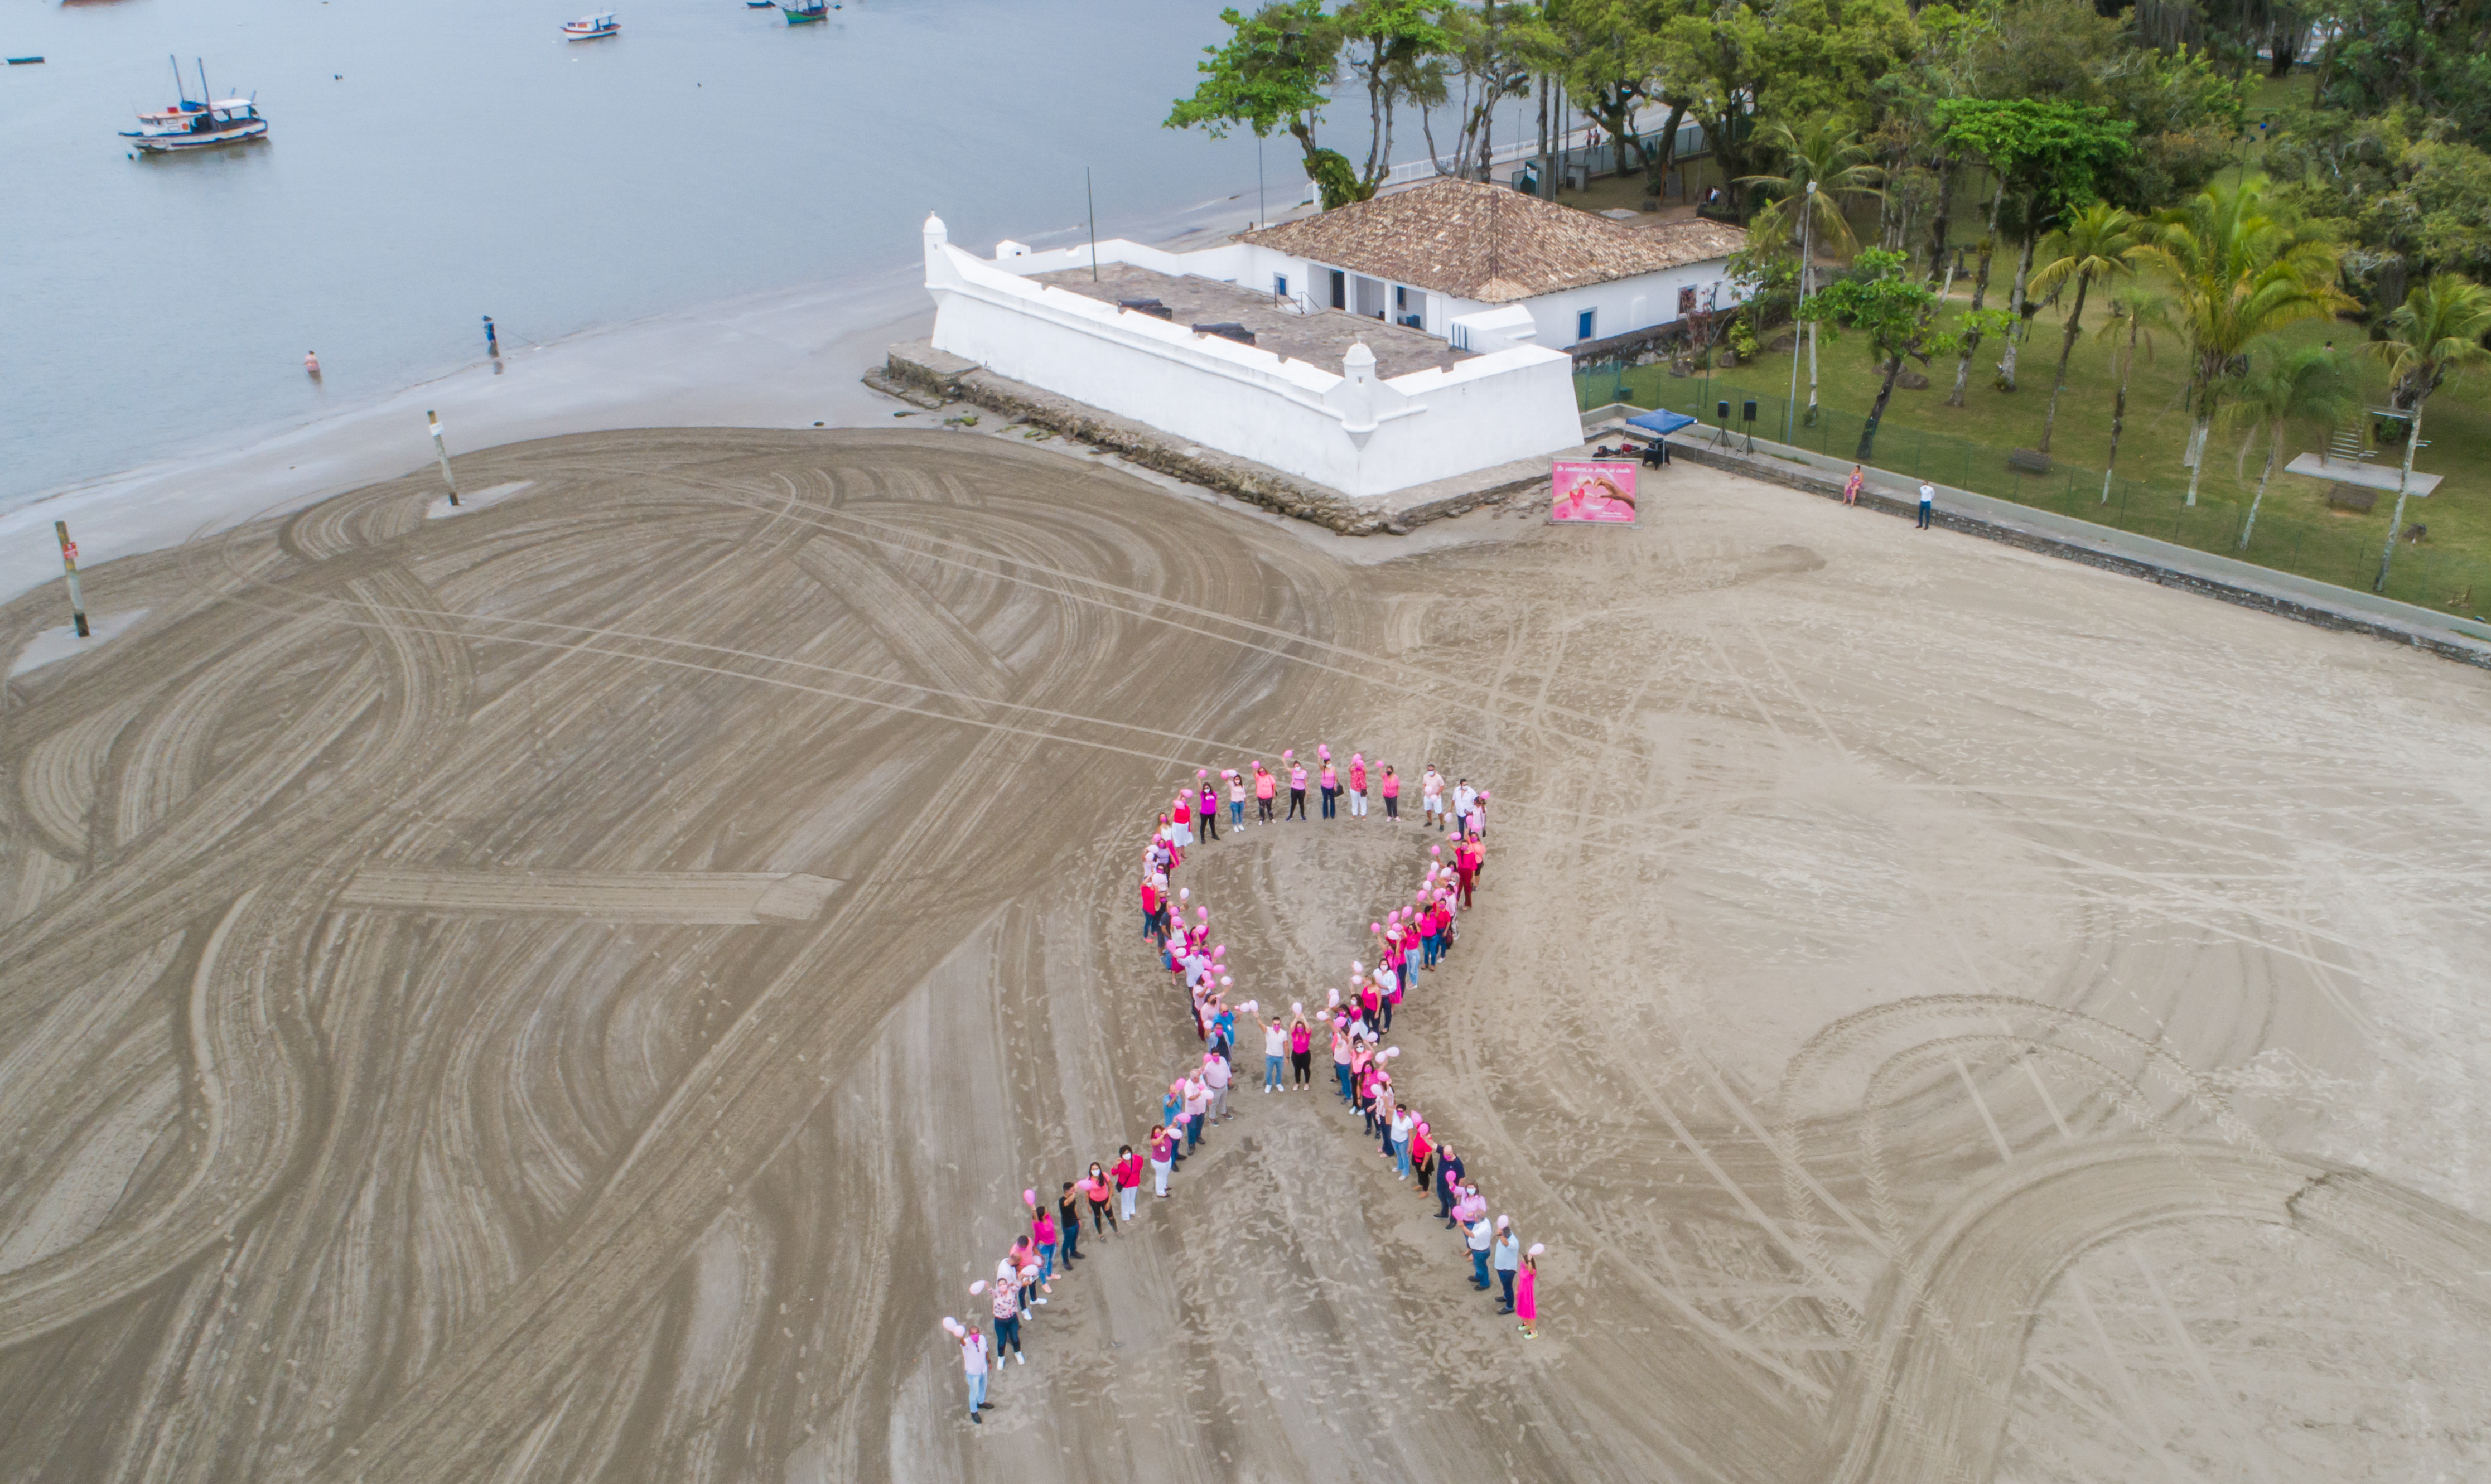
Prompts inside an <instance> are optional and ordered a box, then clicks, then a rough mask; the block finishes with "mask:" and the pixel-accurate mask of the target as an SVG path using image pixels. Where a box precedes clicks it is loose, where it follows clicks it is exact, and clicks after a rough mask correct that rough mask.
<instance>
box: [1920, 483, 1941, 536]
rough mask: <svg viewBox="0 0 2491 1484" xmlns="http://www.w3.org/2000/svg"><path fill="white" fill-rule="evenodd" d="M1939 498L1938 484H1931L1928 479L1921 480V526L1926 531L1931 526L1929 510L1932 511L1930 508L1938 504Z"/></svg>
mask: <svg viewBox="0 0 2491 1484" xmlns="http://www.w3.org/2000/svg"><path fill="white" fill-rule="evenodd" d="M1937 498H1938V489H1937V486H1936V485H1934V484H1931V483H1929V482H1927V481H1926V480H1922V481H1921V483H1920V529H1921V530H1923V531H1925V530H1927V529H1928V528H1929V511H1930V510H1931V509H1933V508H1934V507H1935V505H1936V503H1937Z"/></svg>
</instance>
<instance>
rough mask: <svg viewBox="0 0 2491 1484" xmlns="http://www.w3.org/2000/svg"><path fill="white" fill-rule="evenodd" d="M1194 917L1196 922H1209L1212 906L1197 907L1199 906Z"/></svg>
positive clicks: (1194, 912) (1194, 911)
mask: <svg viewBox="0 0 2491 1484" xmlns="http://www.w3.org/2000/svg"><path fill="white" fill-rule="evenodd" d="M1193 919H1194V920H1195V921H1196V922H1208V921H1210V920H1211V909H1210V908H1208V907H1197V908H1195V909H1194V910H1193Z"/></svg>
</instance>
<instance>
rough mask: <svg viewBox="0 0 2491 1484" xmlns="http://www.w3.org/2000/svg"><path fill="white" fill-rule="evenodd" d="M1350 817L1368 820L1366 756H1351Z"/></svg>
mask: <svg viewBox="0 0 2491 1484" xmlns="http://www.w3.org/2000/svg"><path fill="white" fill-rule="evenodd" d="M1349 817H1350V818H1351V819H1364V818H1366V754H1365V753H1363V752H1353V753H1351V754H1350V755H1349Z"/></svg>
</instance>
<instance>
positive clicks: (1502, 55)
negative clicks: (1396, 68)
mask: <svg viewBox="0 0 2491 1484" xmlns="http://www.w3.org/2000/svg"><path fill="white" fill-rule="evenodd" d="M1446 29H1447V30H1448V31H1450V32H1451V33H1452V36H1453V49H1452V51H1451V54H1450V60H1451V64H1452V70H1453V75H1454V76H1455V77H1456V78H1458V79H1459V81H1460V88H1461V93H1460V98H1459V101H1458V102H1457V104H1456V111H1455V117H1456V118H1458V119H1459V120H1460V123H1461V128H1460V130H1459V131H1458V132H1457V133H1456V134H1455V135H1454V138H1453V146H1452V149H1451V153H1450V155H1448V154H1446V153H1444V152H1440V151H1439V150H1438V149H1437V148H1436V134H1435V127H1434V119H1433V115H1432V111H1430V112H1422V113H1421V114H1420V116H1419V127H1420V131H1421V133H1423V134H1424V135H1425V137H1426V140H1427V154H1428V157H1429V158H1430V159H1432V160H1435V162H1436V173H1437V174H1439V175H1455V176H1460V177H1461V178H1463V179H1464V180H1474V181H1483V180H1486V179H1487V178H1488V170H1489V167H1490V165H1491V163H1492V161H1493V160H1494V158H1495V154H1496V136H1495V124H1496V106H1497V104H1499V103H1501V102H1505V101H1506V100H1507V99H1509V98H1528V97H1530V96H1531V79H1532V76H1533V74H1534V73H1537V72H1539V70H1541V68H1543V67H1545V66H1547V65H1549V63H1550V62H1551V61H1552V60H1553V59H1554V58H1555V56H1556V55H1557V51H1558V48H1557V45H1556V39H1555V36H1554V35H1553V34H1552V33H1551V32H1550V31H1549V29H1548V26H1547V23H1546V21H1545V20H1544V19H1542V18H1541V15H1540V14H1539V8H1538V7H1536V6H1532V5H1527V4H1506V5H1499V4H1498V3H1497V0H1482V3H1481V4H1480V8H1479V9H1478V10H1476V11H1472V10H1467V9H1462V8H1459V7H1456V8H1455V9H1454V10H1452V11H1451V12H1449V13H1448V14H1447V17H1446Z"/></svg>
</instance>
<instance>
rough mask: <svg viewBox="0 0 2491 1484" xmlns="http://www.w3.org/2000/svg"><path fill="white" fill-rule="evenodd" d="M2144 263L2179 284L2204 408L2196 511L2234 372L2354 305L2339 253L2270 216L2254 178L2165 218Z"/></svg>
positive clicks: (2194, 439) (2192, 489) (2195, 389)
mask: <svg viewBox="0 0 2491 1484" xmlns="http://www.w3.org/2000/svg"><path fill="white" fill-rule="evenodd" d="M2137 255H2138V258H2139V259H2140V260H2141V261H2143V262H2146V263H2149V264H2151V265H2152V266H2153V267H2154V268H2156V269H2158V270H2159V271H2160V272H2161V274H2162V276H2164V277H2165V278H2167V279H2169V280H2170V283H2171V288H2172V290H2173V293H2174V297H2175V300H2176V303H2175V305H2174V307H2175V308H2177V309H2178V310H2179V319H2180V329H2181V333H2182V334H2183V335H2186V336H2187V339H2188V354H2189V358H2190V364H2189V371H2188V391H2189V394H2190V397H2191V398H2192V400H2194V402H2195V403H2196V407H2197V425H2196V428H2195V431H2194V432H2193V433H2192V434H2191V435H2190V438H2189V450H2190V452H2191V453H2192V455H2193V456H2194V461H2193V462H2192V463H2191V464H2190V465H2189V468H2188V503H2189V504H2190V505H2195V504H2196V503H2197V481H2198V480H2199V478H2200V477H2201V476H2203V474H2204V473H2205V468H2206V459H2205V447H2206V432H2207V429H2208V428H2210V427H2211V426H2212V425H2213V421H2214V404H2215V402H2216V400H2217V399H2218V398H2219V397H2220V395H2221V387H2222V385H2223V382H2224V379H2225V377H2226V376H2227V375H2228V374H2229V373H2230V371H2231V368H2232V365H2233V364H2234V363H2235V362H2236V361H2238V360H2239V358H2240V357H2242V356H2243V355H2245V354H2247V352H2248V348H2249V346H2250V345H2251V344H2252V343H2254V342H2255V341H2257V340H2260V339H2262V338H2264V337H2265V336H2267V335H2272V334H2273V333H2274V332H2275V331H2277V330H2280V329H2282V328H2283V327H2284V326H2286V325H2289V324H2293V323H2295V322H2297V321H2300V320H2304V319H2324V318H2326V317H2328V316H2329V315H2330V314H2332V313H2334V312H2335V310H2336V309H2338V308H2340V307H2349V306H2351V304H2352V301H2351V300H2350V299H2348V298H2346V297H2345V295H2344V292H2343V291H2342V290H2341V289H2338V288H2337V287H2335V266H2336V260H2337V257H2338V252H2337V249H2336V248H2335V247H2334V246H2333V245H2332V244H2330V243H2329V242H2327V241H2326V240H2325V239H2324V238H2321V237H2317V236H2314V235H2311V234H2309V233H2307V232H2304V231H2302V230H2301V228H2300V227H2299V226H2298V225H2296V224H2295V223H2293V222H2291V221H2289V220H2287V219H2285V218H2282V217H2279V216H2276V215H2274V214H2272V213H2271V212H2270V211H2269V210H2268V209H2267V204H2266V188H2265V186H2264V185H2262V184H2261V183H2259V182H2257V181H2255V180H2250V181H2244V182H2242V184H2240V185H2238V186H2210V187H2208V188H2207V189H2204V190H2202V191H2199V192H2198V193H2197V195H2196V197H2195V198H2194V199H2192V200H2190V201H2189V202H2188V203H2187V204H2186V205H2184V206H2177V207H2173V208H2172V209H2171V210H2169V211H2166V212H2161V213H2158V214H2156V215H2155V217H2154V231H2153V240H2152V241H2151V242H2150V243H2148V244H2147V245H2146V246H2145V247H2143V248H2142V249H2141V250H2140V251H2139V252H2138V254H2137Z"/></svg>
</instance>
